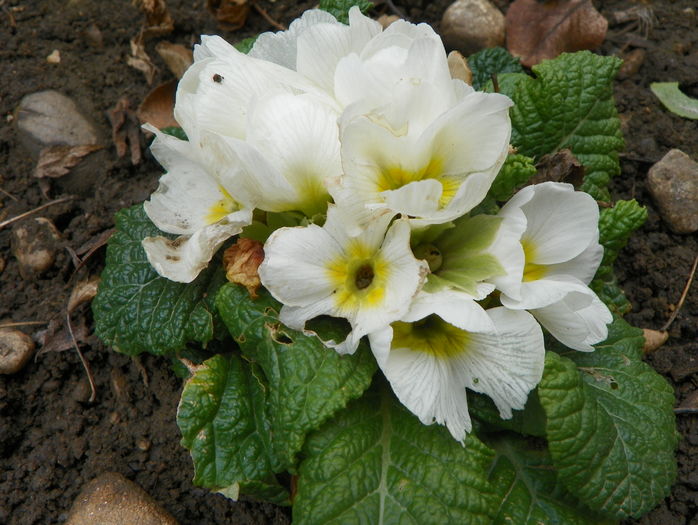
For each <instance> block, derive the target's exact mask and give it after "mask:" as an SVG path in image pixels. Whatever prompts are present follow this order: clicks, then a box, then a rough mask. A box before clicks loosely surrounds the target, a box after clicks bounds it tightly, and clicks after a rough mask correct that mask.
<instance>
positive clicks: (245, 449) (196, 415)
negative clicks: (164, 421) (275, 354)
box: [177, 355, 288, 503]
mask: <svg viewBox="0 0 698 525" xmlns="http://www.w3.org/2000/svg"><path fill="white" fill-rule="evenodd" d="M266 394H267V387H266V385H264V382H263V380H262V379H261V375H260V372H259V371H258V370H257V371H256V370H255V367H254V366H250V364H248V363H246V362H244V361H243V360H242V359H241V358H240V357H239V356H236V355H216V356H214V357H212V358H211V359H209V360H207V361H205V362H204V363H203V364H202V365H199V366H198V367H197V368H196V370H195V372H194V374H193V375H192V376H191V377H190V378H189V380H188V381H187V382H186V384H185V385H184V390H183V391H182V399H181V401H180V403H179V410H178V411H177V424H178V425H179V428H180V430H181V431H182V442H181V443H182V446H184V447H185V448H187V449H188V450H189V452H190V453H191V457H192V460H193V461H194V484H196V485H200V486H204V487H208V488H210V489H212V490H216V491H219V492H221V493H223V494H224V495H226V496H228V497H231V498H232V499H237V496H238V494H239V493H241V492H242V493H246V494H253V495H256V496H258V497H263V498H265V499H268V500H270V501H274V502H276V503H284V502H286V501H287V499H288V494H287V493H286V491H285V490H284V489H283V488H282V487H281V486H280V485H279V484H278V483H277V482H276V479H275V478H274V475H273V472H274V471H273V467H272V465H273V463H275V462H276V461H274V460H273V459H272V458H273V454H274V453H273V450H272V445H271V429H270V427H271V425H270V422H269V419H268V417H267V414H266V409H265V399H266Z"/></svg>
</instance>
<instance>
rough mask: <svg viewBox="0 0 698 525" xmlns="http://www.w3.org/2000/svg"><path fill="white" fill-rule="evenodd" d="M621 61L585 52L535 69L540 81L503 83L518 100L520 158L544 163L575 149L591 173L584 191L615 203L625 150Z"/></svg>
mask: <svg viewBox="0 0 698 525" xmlns="http://www.w3.org/2000/svg"><path fill="white" fill-rule="evenodd" d="M621 62H622V61H621V60H620V59H618V58H615V57H602V56H599V55H595V54H593V53H590V52H589V51H580V52H578V53H574V54H568V53H563V54H562V55H560V56H559V57H557V58H555V59H553V60H546V61H543V62H541V63H540V64H538V65H536V66H533V72H534V73H535V74H536V75H537V78H535V79H534V78H531V77H527V76H525V75H518V74H510V75H504V77H513V79H512V81H511V82H509V81H507V80H506V79H503V81H501V82H500V88H501V90H502V92H503V93H505V94H507V95H509V96H510V97H511V98H512V99H513V100H514V103H515V105H514V107H513V108H511V111H510V115H511V121H512V126H513V129H512V139H511V142H512V144H513V145H514V146H516V147H517V148H518V151H519V153H521V154H523V155H527V156H529V157H534V158H536V159H538V158H540V157H542V156H543V155H545V154H546V153H554V152H556V151H559V150H561V149H563V148H569V149H570V150H571V151H572V153H573V154H574V156H575V157H577V159H579V161H580V162H581V163H582V164H583V165H584V167H585V168H586V177H585V179H584V183H583V184H582V189H583V190H584V191H586V192H588V193H590V194H591V195H592V196H593V197H594V198H596V199H599V200H609V194H608V190H607V189H606V187H607V186H608V183H609V181H610V178H611V177H612V176H614V175H616V174H618V173H619V172H620V165H619V162H618V152H619V151H621V150H622V149H623V137H622V135H621V131H620V120H619V119H618V115H617V112H616V108H615V104H614V101H613V78H614V76H615V74H616V72H617V71H618V68H619V67H620V64H621Z"/></svg>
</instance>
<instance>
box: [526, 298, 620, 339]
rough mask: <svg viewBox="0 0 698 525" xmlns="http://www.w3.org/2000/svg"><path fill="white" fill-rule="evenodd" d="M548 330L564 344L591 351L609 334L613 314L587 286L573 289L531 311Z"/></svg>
mask: <svg viewBox="0 0 698 525" xmlns="http://www.w3.org/2000/svg"><path fill="white" fill-rule="evenodd" d="M531 313H532V314H533V315H534V316H535V317H536V319H538V321H539V322H540V324H542V325H543V326H544V327H545V329H546V330H548V332H550V333H551V334H552V335H553V337H555V339H557V340H558V341H560V342H561V343H562V344H564V345H565V346H568V347H569V348H573V349H575V350H580V351H582V352H591V351H593V350H594V347H593V346H591V345H593V344H596V343H600V342H602V341H604V340H605V339H606V338H607V337H608V326H607V325H608V323H611V322H612V321H613V316H612V315H611V312H610V311H609V310H608V307H606V305H605V304H604V303H603V302H601V300H600V299H599V298H598V297H597V296H596V294H595V293H594V292H593V291H592V290H590V289H587V291H586V293H585V292H582V291H574V292H570V293H568V294H567V295H565V297H564V298H563V299H562V300H560V301H558V302H556V303H554V304H551V305H550V306H547V307H545V308H540V309H535V310H531Z"/></svg>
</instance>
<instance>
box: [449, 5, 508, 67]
mask: <svg viewBox="0 0 698 525" xmlns="http://www.w3.org/2000/svg"><path fill="white" fill-rule="evenodd" d="M504 26H505V24H504V15H503V14H502V13H501V11H500V10H499V9H497V8H496V7H495V6H494V5H493V4H492V3H491V2H489V0H457V1H456V2H454V3H453V4H451V5H450V6H449V7H448V9H446V11H445V12H444V15H443V18H442V19H441V26H440V27H441V37H442V38H443V41H444V44H446V46H447V47H449V48H453V49H457V50H458V51H460V52H461V53H463V54H464V55H466V56H468V55H470V54H472V53H475V52H476V51H480V50H481V49H484V48H487V47H496V46H501V45H503V44H504Z"/></svg>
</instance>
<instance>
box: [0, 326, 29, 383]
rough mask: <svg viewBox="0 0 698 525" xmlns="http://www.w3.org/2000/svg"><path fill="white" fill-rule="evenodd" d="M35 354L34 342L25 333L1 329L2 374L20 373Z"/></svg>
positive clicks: (0, 358)
mask: <svg viewBox="0 0 698 525" xmlns="http://www.w3.org/2000/svg"><path fill="white" fill-rule="evenodd" d="M33 353H34V341H32V338H31V337H29V336H28V335H27V334H25V333H24V332H20V331H19V330H13V329H10V328H1V329H0V374H14V373H16V372H19V371H20V370H21V369H22V368H24V365H26V364H27V361H29V359H30V358H31V356H32V354H33Z"/></svg>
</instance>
